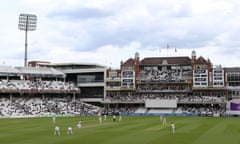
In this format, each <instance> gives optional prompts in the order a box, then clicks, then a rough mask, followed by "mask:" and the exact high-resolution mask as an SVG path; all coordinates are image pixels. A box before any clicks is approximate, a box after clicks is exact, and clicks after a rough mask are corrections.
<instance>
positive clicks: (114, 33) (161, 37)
mask: <svg viewBox="0 0 240 144" xmlns="http://www.w3.org/2000/svg"><path fill="white" fill-rule="evenodd" d="M0 11H1V13H0V16H1V18H2V20H1V23H0V25H1V27H0V33H1V35H0V50H1V52H0V65H10V66H23V65H24V35H25V33H24V31H20V30H18V18H19V14H20V13H29V14H35V15H37V18H38V19H37V30H36V31H31V32H29V33H28V60H29V61H31V60H40V61H50V62H52V63H62V62H80V63H83V62H84V63H85V62H87V63H97V64H101V65H106V66H111V67H114V68H119V65H120V61H121V60H123V61H125V60H127V59H128V58H133V57H134V54H135V53H136V52H139V54H140V58H141V59H142V58H144V57H166V56H189V57H190V56H191V52H192V51H193V50H195V51H196V53H197V56H198V57H199V56H203V57H204V58H206V59H207V58H209V59H210V60H211V61H212V63H213V65H220V64H221V65H223V66H226V67H235V66H240V1H239V0H9V1H4V2H2V3H1V5H0ZM167 47H169V48H167Z"/></svg>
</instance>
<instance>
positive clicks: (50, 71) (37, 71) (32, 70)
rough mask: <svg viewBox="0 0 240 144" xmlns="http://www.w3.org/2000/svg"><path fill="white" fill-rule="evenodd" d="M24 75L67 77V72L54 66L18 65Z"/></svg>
mask: <svg viewBox="0 0 240 144" xmlns="http://www.w3.org/2000/svg"><path fill="white" fill-rule="evenodd" d="M16 69H17V70H19V73H20V74H22V75H31V76H41V77H42V76H43V77H62V78H63V77H65V74H64V73H63V72H61V71H58V70H56V69H54V68H43V67H16Z"/></svg>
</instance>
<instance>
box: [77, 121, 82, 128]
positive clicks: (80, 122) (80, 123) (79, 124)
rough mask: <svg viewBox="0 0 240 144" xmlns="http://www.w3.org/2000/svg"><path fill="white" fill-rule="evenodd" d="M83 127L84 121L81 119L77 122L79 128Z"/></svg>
mask: <svg viewBox="0 0 240 144" xmlns="http://www.w3.org/2000/svg"><path fill="white" fill-rule="evenodd" d="M81 127H82V121H79V122H78V124H77V128H78V129H80V128H81Z"/></svg>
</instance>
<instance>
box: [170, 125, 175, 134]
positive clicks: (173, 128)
mask: <svg viewBox="0 0 240 144" xmlns="http://www.w3.org/2000/svg"><path fill="white" fill-rule="evenodd" d="M171 127H172V133H173V134H175V125H174V123H173V122H171Z"/></svg>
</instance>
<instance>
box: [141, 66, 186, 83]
mask: <svg viewBox="0 0 240 144" xmlns="http://www.w3.org/2000/svg"><path fill="white" fill-rule="evenodd" d="M190 72H191V71H190V70H180V69H167V70H161V69H158V68H156V67H150V68H145V69H144V70H141V80H142V81H181V80H184V78H183V76H190Z"/></svg>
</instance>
